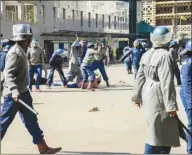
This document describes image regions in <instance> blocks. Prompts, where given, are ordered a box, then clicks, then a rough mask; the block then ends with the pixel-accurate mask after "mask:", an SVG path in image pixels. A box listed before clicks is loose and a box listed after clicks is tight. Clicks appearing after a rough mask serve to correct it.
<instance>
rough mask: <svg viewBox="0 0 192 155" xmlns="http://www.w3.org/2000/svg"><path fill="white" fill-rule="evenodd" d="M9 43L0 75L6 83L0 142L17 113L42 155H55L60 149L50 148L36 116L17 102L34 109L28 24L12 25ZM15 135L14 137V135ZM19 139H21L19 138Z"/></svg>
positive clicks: (29, 29) (30, 34) (30, 31)
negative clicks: (31, 90)
mask: <svg viewBox="0 0 192 155" xmlns="http://www.w3.org/2000/svg"><path fill="white" fill-rule="evenodd" d="M13 36H14V38H13V39H12V40H13V41H15V42H16V43H15V45H14V46H13V47H12V48H11V49H10V50H9V52H8V54H7V56H6V65H5V69H4V71H3V74H4V78H5V83H4V89H3V103H2V105H1V140H2V139H3V137H4V136H5V134H6V132H7V130H8V128H9V126H10V125H11V123H12V122H13V120H14V118H15V116H16V114H17V112H19V115H20V118H21V120H22V122H23V124H24V125H25V127H26V128H27V130H28V132H29V134H30V135H31V136H32V138H33V143H34V144H36V145H37V147H38V149H39V152H40V153H41V154H55V153H57V152H59V151H60V150H61V148H60V147H59V148H51V147H49V146H48V145H47V144H46V142H45V140H44V135H43V131H42V130H41V128H40V127H39V123H38V121H37V117H36V115H34V114H33V113H32V112H31V111H29V110H28V109H27V108H25V107H24V106H23V105H22V104H20V102H19V99H21V100H22V101H24V102H25V103H26V104H27V105H28V106H30V107H31V108H33V104H32V102H33V99H32V97H31V95H30V92H29V90H28V88H27V86H28V60H27V57H26V52H27V48H28V46H29V44H30V42H31V39H32V36H33V34H32V30H31V28H30V26H29V25H28V24H16V25H13ZM16 134H17V133H16ZM18 136H20V137H22V135H18Z"/></svg>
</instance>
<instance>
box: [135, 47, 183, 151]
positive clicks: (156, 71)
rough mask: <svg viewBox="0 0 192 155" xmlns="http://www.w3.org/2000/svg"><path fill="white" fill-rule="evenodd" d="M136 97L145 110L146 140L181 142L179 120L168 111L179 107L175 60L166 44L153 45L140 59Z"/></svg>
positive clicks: (158, 143) (164, 143)
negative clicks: (161, 46)
mask: <svg viewBox="0 0 192 155" xmlns="http://www.w3.org/2000/svg"><path fill="white" fill-rule="evenodd" d="M135 88H136V89H135V90H136V100H137V101H140V102H141V103H142V104H143V106H144V108H145V112H146V119H147V124H148V136H147V141H146V142H147V143H148V144H149V145H152V146H173V147H178V146H180V141H179V130H178V124H177V121H176V120H175V118H171V117H170V116H169V113H168V112H171V111H178V106H177V102H176V91H175V86H174V62H173V59H172V58H171V55H170V54H169V52H168V51H167V50H165V49H163V48H161V49H153V48H152V49H150V50H149V51H147V52H146V53H145V54H144V55H143V57H142V59H141V62H140V68H139V71H138V73H137V77H136V87H135Z"/></svg>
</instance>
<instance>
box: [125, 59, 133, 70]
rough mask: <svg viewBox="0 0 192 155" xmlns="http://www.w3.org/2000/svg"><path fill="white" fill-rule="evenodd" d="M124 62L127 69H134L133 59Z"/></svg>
mask: <svg viewBox="0 0 192 155" xmlns="http://www.w3.org/2000/svg"><path fill="white" fill-rule="evenodd" d="M124 64H125V67H126V69H127V71H131V70H132V62H131V61H128V60H125V61H124Z"/></svg>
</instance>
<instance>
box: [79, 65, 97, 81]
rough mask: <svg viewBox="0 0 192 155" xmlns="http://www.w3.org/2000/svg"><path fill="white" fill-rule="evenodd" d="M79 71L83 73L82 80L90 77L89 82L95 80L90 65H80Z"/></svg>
mask: <svg viewBox="0 0 192 155" xmlns="http://www.w3.org/2000/svg"><path fill="white" fill-rule="evenodd" d="M81 72H82V75H83V80H82V81H83V82H87V81H88V78H89V77H90V82H91V83H93V82H94V81H95V73H94V71H93V69H92V66H91V65H84V64H82V65H81Z"/></svg>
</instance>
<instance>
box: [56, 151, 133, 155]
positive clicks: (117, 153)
mask: <svg viewBox="0 0 192 155" xmlns="http://www.w3.org/2000/svg"><path fill="white" fill-rule="evenodd" d="M59 153H65V154H67V153H69V155H70V154H86V155H100V154H102V155H110V154H111V155H114V154H115V155H126V154H131V153H119V152H73V151H60V152H59Z"/></svg>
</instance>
